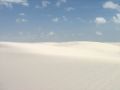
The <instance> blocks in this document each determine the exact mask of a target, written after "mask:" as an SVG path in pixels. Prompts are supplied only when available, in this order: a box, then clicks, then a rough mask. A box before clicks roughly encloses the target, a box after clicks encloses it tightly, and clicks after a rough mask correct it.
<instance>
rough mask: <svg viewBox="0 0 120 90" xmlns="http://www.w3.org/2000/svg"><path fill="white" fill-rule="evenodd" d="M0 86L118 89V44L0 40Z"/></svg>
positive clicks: (8, 89) (0, 89)
mask: <svg viewBox="0 0 120 90" xmlns="http://www.w3.org/2000/svg"><path fill="white" fill-rule="evenodd" d="M0 90H120V44H119V43H99V42H66V43H13V42H0Z"/></svg>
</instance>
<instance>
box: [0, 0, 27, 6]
mask: <svg viewBox="0 0 120 90" xmlns="http://www.w3.org/2000/svg"><path fill="white" fill-rule="evenodd" d="M13 4H18V5H22V6H29V3H28V0H0V5H3V6H6V7H13Z"/></svg>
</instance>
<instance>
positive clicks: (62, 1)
mask: <svg viewBox="0 0 120 90" xmlns="http://www.w3.org/2000/svg"><path fill="white" fill-rule="evenodd" d="M66 2H67V0H58V1H57V2H56V6H57V7H60V6H61V4H63V3H66Z"/></svg>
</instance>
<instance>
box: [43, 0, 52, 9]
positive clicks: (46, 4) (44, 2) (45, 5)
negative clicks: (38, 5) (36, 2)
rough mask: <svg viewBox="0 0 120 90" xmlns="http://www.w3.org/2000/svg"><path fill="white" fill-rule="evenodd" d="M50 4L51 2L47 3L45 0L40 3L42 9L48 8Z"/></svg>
mask: <svg viewBox="0 0 120 90" xmlns="http://www.w3.org/2000/svg"><path fill="white" fill-rule="evenodd" d="M50 4H51V2H49V1H47V0H43V1H42V7H43V8H46V7H48V5H50Z"/></svg>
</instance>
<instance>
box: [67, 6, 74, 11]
mask: <svg viewBox="0 0 120 90" xmlns="http://www.w3.org/2000/svg"><path fill="white" fill-rule="evenodd" d="M74 9H75V8H73V7H68V8H66V11H68V12H70V11H73V10H74Z"/></svg>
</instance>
